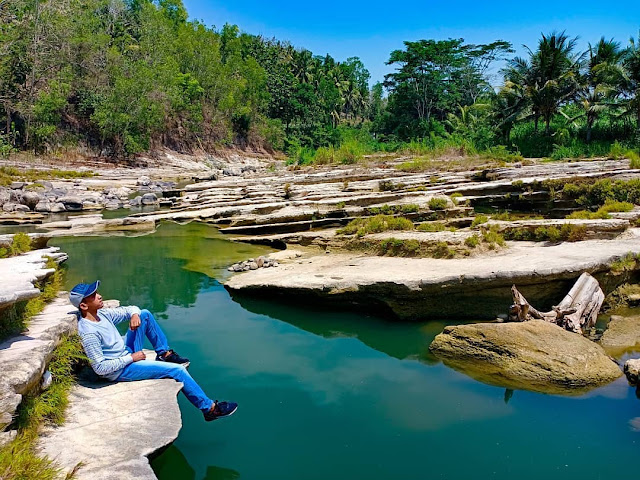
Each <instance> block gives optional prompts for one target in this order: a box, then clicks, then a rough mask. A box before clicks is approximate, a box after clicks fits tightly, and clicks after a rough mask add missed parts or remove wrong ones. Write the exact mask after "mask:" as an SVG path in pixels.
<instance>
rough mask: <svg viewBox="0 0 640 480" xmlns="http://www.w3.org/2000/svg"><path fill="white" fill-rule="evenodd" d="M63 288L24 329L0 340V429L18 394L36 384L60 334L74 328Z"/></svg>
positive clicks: (20, 397)
mask: <svg viewBox="0 0 640 480" xmlns="http://www.w3.org/2000/svg"><path fill="white" fill-rule="evenodd" d="M73 310H74V308H73V307H72V306H71V305H70V304H69V300H68V297H67V294H66V292H65V293H64V294H61V295H60V296H59V297H58V298H57V299H56V300H54V301H53V302H52V303H51V304H49V305H47V307H46V308H45V309H44V311H43V312H42V313H40V314H39V315H36V316H35V317H34V318H32V319H31V321H30V323H29V328H28V330H27V332H25V333H24V334H23V335H18V336H16V337H11V338H9V339H7V340H5V341H4V342H3V343H1V344H0V368H1V369H2V380H1V381H0V429H2V428H4V427H5V426H6V425H7V424H8V423H9V422H10V421H11V417H12V416H13V414H14V413H15V410H16V408H17V406H18V404H19V403H20V401H21V399H22V395H24V394H25V393H27V392H28V391H29V390H30V389H32V388H33V387H34V386H36V385H37V384H38V383H39V381H40V377H41V376H42V373H43V372H44V370H45V367H46V365H47V363H48V362H49V360H50V358H51V354H52V352H53V350H54V348H55V347H56V345H57V344H58V343H59V342H60V338H61V336H62V335H63V334H67V333H71V332H72V331H73V330H74V329H75V328H76V316H75V314H72V313H71V312H73Z"/></svg>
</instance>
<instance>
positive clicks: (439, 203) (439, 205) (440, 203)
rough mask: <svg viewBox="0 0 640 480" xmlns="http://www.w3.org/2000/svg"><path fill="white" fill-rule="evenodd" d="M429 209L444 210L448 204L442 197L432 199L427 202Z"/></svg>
mask: <svg viewBox="0 0 640 480" xmlns="http://www.w3.org/2000/svg"><path fill="white" fill-rule="evenodd" d="M428 205H429V208H430V209H431V210H444V209H445V208H447V207H448V206H449V202H448V200H447V199H446V198H443V197H433V198H432V199H431V200H429V204H428Z"/></svg>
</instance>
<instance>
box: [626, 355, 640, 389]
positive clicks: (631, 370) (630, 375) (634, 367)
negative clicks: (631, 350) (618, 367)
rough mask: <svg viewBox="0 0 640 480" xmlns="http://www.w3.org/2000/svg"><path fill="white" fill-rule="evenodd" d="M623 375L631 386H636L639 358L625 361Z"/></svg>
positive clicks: (639, 370)
mask: <svg viewBox="0 0 640 480" xmlns="http://www.w3.org/2000/svg"><path fill="white" fill-rule="evenodd" d="M624 373H625V375H626V376H627V380H629V383H630V384H631V385H638V378H639V377H640V358H634V359H631V360H627V361H626V362H625V364H624Z"/></svg>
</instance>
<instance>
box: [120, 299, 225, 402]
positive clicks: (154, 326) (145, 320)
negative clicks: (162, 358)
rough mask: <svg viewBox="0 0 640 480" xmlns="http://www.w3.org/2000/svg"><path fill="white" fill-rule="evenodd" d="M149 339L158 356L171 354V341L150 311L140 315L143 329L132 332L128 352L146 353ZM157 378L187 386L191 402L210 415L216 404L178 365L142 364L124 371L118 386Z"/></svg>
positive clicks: (153, 362)
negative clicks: (144, 347) (209, 412)
mask: <svg viewBox="0 0 640 480" xmlns="http://www.w3.org/2000/svg"><path fill="white" fill-rule="evenodd" d="M145 337H146V338H148V339H149V340H150V341H151V345H153V349H154V350H155V351H156V353H157V354H159V355H161V354H163V353H164V352H166V351H167V350H169V345H168V343H167V337H166V336H165V334H164V332H163V331H162V329H161V328H160V325H158V322H156V319H155V318H154V317H153V315H152V314H151V312H149V310H142V311H141V313H140V326H139V327H138V328H137V329H136V330H128V331H127V336H126V339H125V344H126V345H127V350H129V351H130V352H131V353H133V352H138V351H140V350H142V344H143V342H144V339H145ZM154 378H173V379H174V380H176V381H178V382H182V383H183V385H184V386H183V387H182V392H183V393H184V394H185V396H186V397H187V399H188V400H189V401H190V402H191V403H192V404H193V405H194V406H195V407H196V408H199V409H200V410H202V411H207V410H209V409H210V408H211V405H213V401H212V400H211V399H210V398H209V397H207V395H206V394H205V393H204V391H203V390H202V388H200V385H198V384H197V383H196V381H195V380H194V379H193V377H191V375H189V372H187V369H186V368H185V367H183V366H182V365H178V364H176V363H165V362H158V361H153V360H141V361H139V362H133V363H130V364H129V365H127V366H126V367H124V369H123V370H122V373H121V374H120V376H119V377H118V378H117V379H116V381H117V382H132V381H135V380H149V379H154Z"/></svg>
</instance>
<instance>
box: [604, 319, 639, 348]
mask: <svg viewBox="0 0 640 480" xmlns="http://www.w3.org/2000/svg"><path fill="white" fill-rule="evenodd" d="M600 345H602V347H603V348H604V349H605V350H606V351H607V353H608V354H609V355H613V356H619V355H622V354H623V353H625V352H628V351H633V350H640V315H636V316H632V317H621V316H619V315H612V316H611V320H610V321H609V325H607V329H606V330H605V331H604V333H603V334H602V338H601V339H600Z"/></svg>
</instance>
